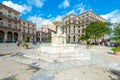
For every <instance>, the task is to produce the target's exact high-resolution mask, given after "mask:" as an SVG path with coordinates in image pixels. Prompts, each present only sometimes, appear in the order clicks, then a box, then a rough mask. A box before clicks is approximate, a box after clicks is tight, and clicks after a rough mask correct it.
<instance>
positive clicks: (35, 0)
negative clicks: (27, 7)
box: [28, 0, 45, 8]
mask: <svg viewBox="0 0 120 80" xmlns="http://www.w3.org/2000/svg"><path fill="white" fill-rule="evenodd" d="M44 2H45V0H28V3H29V4H31V5H35V6H36V7H38V8H41V7H42V6H43V5H44Z"/></svg>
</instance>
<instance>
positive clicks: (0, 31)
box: [0, 4, 36, 43]
mask: <svg viewBox="0 0 120 80" xmlns="http://www.w3.org/2000/svg"><path fill="white" fill-rule="evenodd" d="M24 37H27V38H28V41H32V39H34V40H36V25H35V24H33V23H31V22H28V21H24V20H21V19H20V13H19V12H18V11H16V10H14V9H12V8H10V7H8V6H6V5H4V4H0V42H8V43H9V42H16V41H17V40H21V41H22V40H23V38H24Z"/></svg>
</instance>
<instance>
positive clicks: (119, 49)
mask: <svg viewBox="0 0 120 80" xmlns="http://www.w3.org/2000/svg"><path fill="white" fill-rule="evenodd" d="M112 51H114V52H119V51H120V47H116V48H112Z"/></svg>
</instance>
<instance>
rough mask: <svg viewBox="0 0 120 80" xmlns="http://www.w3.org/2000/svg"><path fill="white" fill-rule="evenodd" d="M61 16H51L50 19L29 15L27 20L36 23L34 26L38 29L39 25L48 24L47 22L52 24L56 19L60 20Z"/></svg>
mask: <svg viewBox="0 0 120 80" xmlns="http://www.w3.org/2000/svg"><path fill="white" fill-rule="evenodd" d="M62 18H63V16H60V15H58V16H57V17H55V18H51V19H45V18H42V17H39V16H31V17H29V18H28V20H29V21H32V22H33V23H36V25H37V26H36V28H37V29H40V27H41V25H48V24H52V22H53V21H55V20H56V21H57V20H61V19H62Z"/></svg>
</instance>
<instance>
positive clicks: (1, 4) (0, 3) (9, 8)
mask: <svg viewBox="0 0 120 80" xmlns="http://www.w3.org/2000/svg"><path fill="white" fill-rule="evenodd" d="M0 5H2V6H4V7H7V8H9V9H11V10H13V11H15V12H17V13H18V14H20V12H19V11H17V10H15V9H13V8H11V7H9V6H7V5H4V4H2V3H0Z"/></svg>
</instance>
